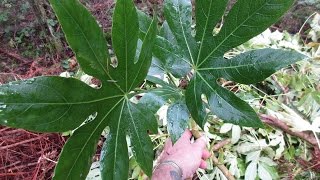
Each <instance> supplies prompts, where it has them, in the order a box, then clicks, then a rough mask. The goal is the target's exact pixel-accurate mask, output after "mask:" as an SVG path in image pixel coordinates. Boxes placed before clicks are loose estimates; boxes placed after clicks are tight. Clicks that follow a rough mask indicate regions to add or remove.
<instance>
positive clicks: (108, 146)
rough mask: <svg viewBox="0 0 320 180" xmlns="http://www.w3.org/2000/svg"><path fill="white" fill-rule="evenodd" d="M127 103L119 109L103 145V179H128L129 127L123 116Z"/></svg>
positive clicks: (123, 103)
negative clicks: (127, 134) (127, 137)
mask: <svg viewBox="0 0 320 180" xmlns="http://www.w3.org/2000/svg"><path fill="white" fill-rule="evenodd" d="M125 103H126V101H123V102H122V103H121V105H120V106H119V107H118V109H117V112H119V114H115V115H114V116H113V117H112V118H113V119H112V123H111V124H110V125H109V128H110V132H109V134H108V137H107V139H106V141H105V143H104V144H103V148H102V151H101V156H100V171H101V175H102V179H108V180H118V179H128V171H129V160H128V159H129V157H128V147H127V142H126V131H127V125H126V123H125V122H124V121H123V119H122V117H121V115H122V110H123V108H124V106H125Z"/></svg>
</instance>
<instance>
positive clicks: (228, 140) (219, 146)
mask: <svg viewBox="0 0 320 180" xmlns="http://www.w3.org/2000/svg"><path fill="white" fill-rule="evenodd" d="M229 143H231V139H225V140H223V141H220V142H218V143H217V144H215V145H213V146H212V147H211V148H210V152H211V151H218V150H219V149H221V148H222V147H223V146H225V145H227V144H229Z"/></svg>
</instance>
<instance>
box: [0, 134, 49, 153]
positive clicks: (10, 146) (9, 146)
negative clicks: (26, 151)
mask: <svg viewBox="0 0 320 180" xmlns="http://www.w3.org/2000/svg"><path fill="white" fill-rule="evenodd" d="M41 138H43V137H42V136H40V137H36V138H32V139H28V140H25V141H21V142H18V143H15V144H10V145H7V146H3V147H0V151H1V150H5V149H8V148H12V147H15V146H18V145H20V144H25V143H28V142H32V141H36V140H39V139H41Z"/></svg>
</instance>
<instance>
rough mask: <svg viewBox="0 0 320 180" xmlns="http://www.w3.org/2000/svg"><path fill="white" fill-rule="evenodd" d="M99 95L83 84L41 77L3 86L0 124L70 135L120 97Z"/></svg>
mask: <svg viewBox="0 0 320 180" xmlns="http://www.w3.org/2000/svg"><path fill="white" fill-rule="evenodd" d="M75 89H76V91H75ZM97 92H98V90H96V89H93V88H91V87H90V86H88V85H86V84H85V83H83V82H81V81H78V80H76V79H73V78H62V77H39V78H34V79H29V80H25V81H18V82H14V83H9V84H7V85H2V86H0V99H1V102H0V104H1V106H0V107H1V108H0V109H1V111H0V117H1V119H0V123H1V124H2V125H6V126H10V127H15V128H25V129H28V130H32V131H38V132H65V131H69V130H72V129H74V128H76V127H78V126H79V125H80V124H81V123H82V122H83V121H84V120H85V119H86V118H87V117H88V116H89V115H91V114H93V113H95V112H97V111H99V110H100V107H99V106H100V104H101V103H104V102H106V101H113V100H115V99H117V98H119V97H120V96H121V95H120V94H117V92H116V91H112V92H110V93H108V95H105V96H102V95H100V94H97ZM83 94H86V95H85V96H83Z"/></svg>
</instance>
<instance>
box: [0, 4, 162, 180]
mask: <svg viewBox="0 0 320 180" xmlns="http://www.w3.org/2000/svg"><path fill="white" fill-rule="evenodd" d="M50 2H51V3H52V6H53V8H54V10H55V12H56V15H57V17H58V18H59V20H60V22H61V25H62V28H63V29H64V32H65V34H66V37H67V39H68V42H69V43H70V46H71V47H72V49H73V50H74V51H75V52H76V54H77V59H78V60H79V62H80V65H81V66H82V68H83V69H84V71H85V72H86V73H88V74H90V75H93V76H96V77H97V78H99V79H101V80H102V87H101V88H100V89H93V88H91V87H90V86H88V85H86V84H85V83H83V82H80V81H79V80H75V79H72V78H70V79H67V78H61V77H40V78H35V79H30V80H26V81H20V82H16V83H11V84H8V85H2V86H0V97H1V101H0V123H1V125H8V126H11V127H19V128H26V129H29V130H34V131H42V132H52V131H56V132H63V131H69V130H74V133H73V135H72V136H71V137H70V138H69V140H68V142H67V144H66V145H65V147H64V149H63V151H62V153H61V155H60V159H59V163H58V164H57V166H56V170H55V175H54V179H59V180H60V179H77V180H78V179H79V180H81V179H85V178H86V175H87V173H88V170H89V168H90V165H91V163H92V156H93V154H94V153H95V149H96V148H95V145H96V143H97V141H98V139H99V137H100V135H101V132H102V131H103V130H104V129H105V128H106V126H109V127H110V133H109V137H108V139H107V141H106V144H107V145H104V148H103V149H104V151H103V152H102V158H101V161H102V168H101V170H102V172H103V178H104V179H127V177H128V150H127V143H126V135H127V134H129V135H131V142H134V145H133V146H134V147H133V149H134V151H135V155H136V159H137V162H139V164H140V166H141V167H142V169H143V170H144V171H145V172H146V173H147V174H148V175H149V176H150V175H151V168H152V159H153V151H152V149H153V148H152V143H151V140H150V138H149V136H148V134H147V130H151V131H157V126H156V121H155V118H154V116H152V113H150V112H149V111H148V109H146V108H145V107H144V105H143V104H133V103H131V102H130V101H129V97H132V96H134V93H132V92H131V90H132V89H134V88H136V86H137V85H139V84H140V83H141V82H142V81H143V80H144V78H145V76H146V75H147V71H148V68H149V66H150V64H151V59H152V57H151V56H152V49H153V45H154V44H155V43H154V42H155V37H156V32H157V25H156V24H157V23H156V21H155V20H153V22H152V23H151V24H150V26H149V28H148V31H147V32H146V36H145V38H143V39H142V40H138V33H139V27H138V19H137V12H136V9H135V7H134V4H133V2H132V1H131V0H118V1H117V2H116V7H115V13H114V22H113V34H112V39H113V46H114V48H115V53H116V55H117V61H118V66H117V67H112V66H110V65H109V63H110V62H109V56H108V54H107V48H106V43H105V42H104V38H103V35H102V31H101V30H100V29H99V26H98V24H97V23H96V21H95V20H94V18H93V17H92V16H91V15H90V13H89V12H88V11H87V10H86V9H85V8H84V6H82V5H81V4H80V3H79V2H78V1H77V0H68V1H65V0H51V1H50ZM90 115H91V116H96V117H95V118H93V119H92V117H90ZM149 115H150V116H149ZM128 125H130V127H129V126H128ZM79 126H80V127H79ZM142 155H144V156H142Z"/></svg>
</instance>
